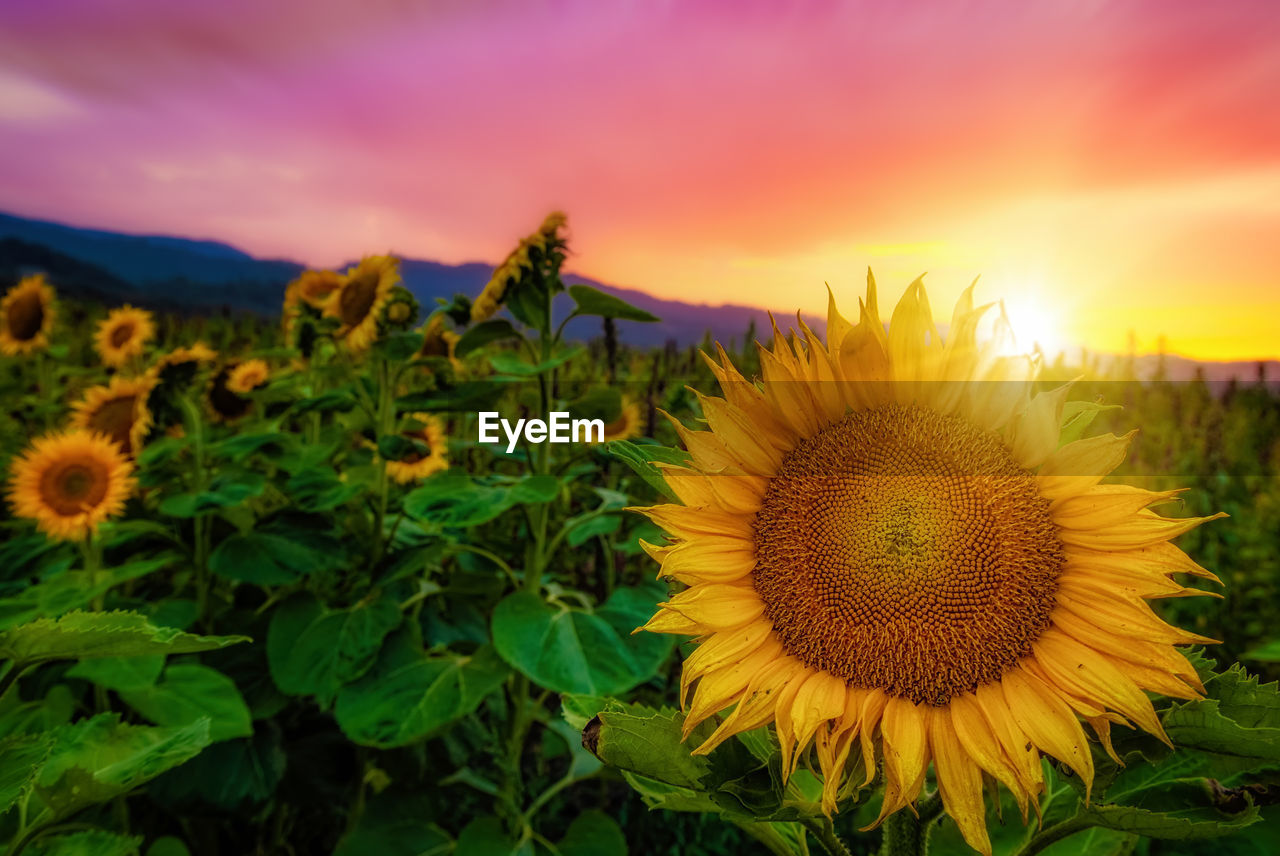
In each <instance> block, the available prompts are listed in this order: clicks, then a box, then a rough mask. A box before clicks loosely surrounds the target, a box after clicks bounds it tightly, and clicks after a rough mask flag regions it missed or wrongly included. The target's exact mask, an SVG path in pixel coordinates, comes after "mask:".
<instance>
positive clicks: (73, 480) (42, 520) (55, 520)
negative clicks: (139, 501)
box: [9, 430, 134, 539]
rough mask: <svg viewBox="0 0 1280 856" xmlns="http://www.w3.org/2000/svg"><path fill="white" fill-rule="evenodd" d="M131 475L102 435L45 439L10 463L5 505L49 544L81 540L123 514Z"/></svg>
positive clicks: (117, 451) (125, 461)
mask: <svg viewBox="0 0 1280 856" xmlns="http://www.w3.org/2000/svg"><path fill="white" fill-rule="evenodd" d="M132 472H133V465H132V464H130V463H129V460H128V459H127V458H126V457H125V456H124V454H123V453H122V452H121V451H120V448H119V447H118V446H117V445H116V444H115V443H113V442H111V440H109V439H107V438H106V437H105V436H103V435H102V434H93V433H90V432H88V431H80V430H76V431H69V432H66V433H59V434H47V435H45V436H44V437H40V438H39V439H37V440H36V441H35V442H34V443H32V444H31V447H30V448H29V449H28V450H27V451H26V452H24V453H23V454H22V455H21V456H20V457H18V458H16V459H14V462H13V470H12V474H11V475H10V479H9V503H10V505H11V506H12V508H13V512H14V514H16V515H17V516H19V517H26V518H30V519H32V520H34V521H36V526H37V527H39V529H40V530H41V531H42V532H44V533H45V534H47V535H48V536H49V537H50V538H56V539H78V538H84V537H86V536H88V535H90V534H92V533H93V532H94V531H95V530H96V529H97V528H98V525H99V524H101V523H102V522H103V521H104V520H107V519H108V518H111V517H116V516H119V514H120V513H121V512H122V511H123V510H124V504H125V501H126V500H127V499H128V498H129V495H130V494H131V493H132V492H133V486H134V479H133V475H132Z"/></svg>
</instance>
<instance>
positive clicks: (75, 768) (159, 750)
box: [38, 713, 209, 817]
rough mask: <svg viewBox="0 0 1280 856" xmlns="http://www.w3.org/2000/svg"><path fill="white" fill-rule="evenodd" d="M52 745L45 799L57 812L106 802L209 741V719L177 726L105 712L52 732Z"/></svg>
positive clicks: (42, 787)
mask: <svg viewBox="0 0 1280 856" xmlns="http://www.w3.org/2000/svg"><path fill="white" fill-rule="evenodd" d="M52 738H53V741H54V745H53V750H52V752H51V753H50V755H49V760H48V761H47V762H45V764H44V766H43V767H41V769H40V775H39V779H38V788H39V794H40V797H41V799H42V800H43V801H44V802H45V803H46V804H47V805H48V806H49V808H50V809H51V810H52V812H53V814H54V815H55V816H57V817H65V816H66V815H68V814H71V813H72V812H74V811H77V810H79V809H81V808H83V807H84V806H87V805H92V804H93V803H98V802H105V801H106V800H109V799H111V798H112V797H116V796H119V795H120V794H125V793H128V792H129V791H131V790H133V789H134V788H136V787H138V786H140V785H142V784H145V783H146V782H147V781H149V780H151V779H153V778H155V777H156V776H158V775H160V774H161V773H163V772H164V771H165V770H168V769H169V768H171V767H176V766H178V765H179V764H181V763H183V762H185V761H187V760H190V759H191V758H193V757H194V756H195V755H196V754H197V753H199V752H200V750H201V749H203V748H204V747H205V746H208V745H209V719H208V718H207V717H203V718H201V719H198V720H196V721H195V722H192V723H190V724H189V725H185V726H181V727H178V728H156V727H152V726H145V725H124V724H122V723H121V722H120V717H119V715H118V714H114V713H101V714H98V715H97V716H95V717H93V718H92V719H86V720H82V721H80V722H77V723H76V724H74V725H68V726H64V727H62V728H60V729H57V730H56V731H55V732H53V734H52Z"/></svg>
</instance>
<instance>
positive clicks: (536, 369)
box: [489, 348, 584, 377]
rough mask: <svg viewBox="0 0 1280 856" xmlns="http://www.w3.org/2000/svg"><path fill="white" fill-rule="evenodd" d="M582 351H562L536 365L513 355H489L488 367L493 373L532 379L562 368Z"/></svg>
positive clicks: (570, 349)
mask: <svg viewBox="0 0 1280 856" xmlns="http://www.w3.org/2000/svg"><path fill="white" fill-rule="evenodd" d="M583 351H584V349H583V348H569V349H567V350H564V351H562V352H561V353H559V354H557V355H556V356H554V357H552V358H551V359H549V360H543V361H542V362H540V363H537V364H531V363H526V362H525V361H524V360H522V359H520V357H518V356H517V355H515V354H512V353H507V352H502V353H497V354H490V355H489V365H491V366H493V369H494V371H498V372H502V373H503V374H509V375H519V376H520V377H533V376H534V375H540V374H542V373H543V372H546V371H550V370H551V369H554V368H555V367H556V366H562V365H564V364H565V363H567V362H569V360H572V359H573V358H574V357H576V356H578V355H579V354H581V353H582V352H583Z"/></svg>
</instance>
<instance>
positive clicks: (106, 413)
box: [71, 374, 155, 457]
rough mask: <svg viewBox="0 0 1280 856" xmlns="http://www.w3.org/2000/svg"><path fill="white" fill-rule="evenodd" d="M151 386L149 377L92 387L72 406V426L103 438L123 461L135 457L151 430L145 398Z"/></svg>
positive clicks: (120, 378)
mask: <svg viewBox="0 0 1280 856" xmlns="http://www.w3.org/2000/svg"><path fill="white" fill-rule="evenodd" d="M154 385H155V379H154V378H153V377H152V376H151V375H149V374H148V375H144V376H142V377H136V378H123V377H120V376H118V375H117V376H116V377H113V378H112V379H111V381H110V382H109V383H107V384H106V385H103V386H95V387H91V388H89V389H88V390H86V391H85V393H84V396H83V397H82V398H81V399H80V400H79V401H77V402H76V403H75V404H73V405H71V409H72V413H71V426H72V427H73V428H79V429H82V430H84V431H89V432H92V433H97V434H102V435H104V436H106V437H107V438H108V439H109V440H111V441H112V442H113V443H115V444H116V445H117V446H119V447H120V451H121V452H122V453H124V455H125V456H126V457H134V456H135V455H137V454H138V451H139V450H140V449H141V448H142V444H143V442H144V440H145V439H146V436H147V431H148V430H150V428H151V411H150V409H148V407H147V398H148V396H149V395H150V394H151V390H152V387H153V386H154Z"/></svg>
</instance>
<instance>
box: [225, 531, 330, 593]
mask: <svg viewBox="0 0 1280 856" xmlns="http://www.w3.org/2000/svg"><path fill="white" fill-rule="evenodd" d="M325 564H326V562H325V561H324V559H323V558H322V557H318V556H317V555H316V552H315V551H314V550H313V549H312V548H311V547H309V546H308V545H306V544H302V543H300V542H298V541H295V540H293V539H291V538H286V537H285V536H283V535H276V534H273V533H271V532H247V533H245V534H243V535H231V536H229V537H227V538H225V539H223V541H222V543H220V544H219V545H218V546H217V547H216V548H215V549H214V551H213V553H212V554H211V555H210V556H209V570H211V571H213V572H214V573H215V574H217V575H218V576H220V577H223V578H225V579H229V580H238V581H240V582H246V583H256V584H258V585H287V584H288V583H293V582H297V581H298V579H299V578H301V577H302V576H303V575H305V574H308V573H310V572H311V571H313V570H317V569H319V568H322V567H324V566H325Z"/></svg>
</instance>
